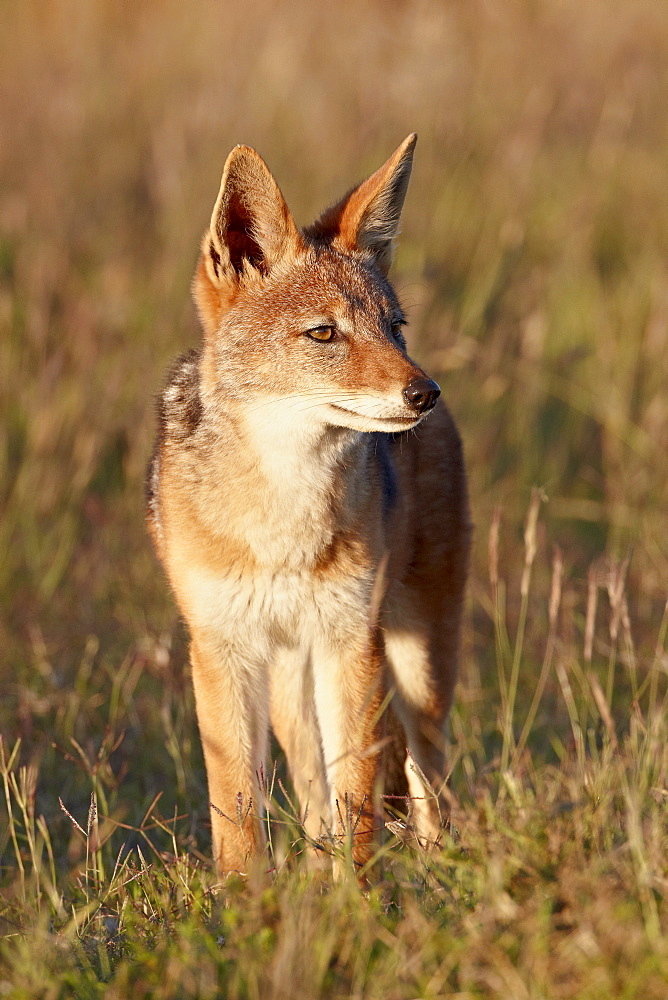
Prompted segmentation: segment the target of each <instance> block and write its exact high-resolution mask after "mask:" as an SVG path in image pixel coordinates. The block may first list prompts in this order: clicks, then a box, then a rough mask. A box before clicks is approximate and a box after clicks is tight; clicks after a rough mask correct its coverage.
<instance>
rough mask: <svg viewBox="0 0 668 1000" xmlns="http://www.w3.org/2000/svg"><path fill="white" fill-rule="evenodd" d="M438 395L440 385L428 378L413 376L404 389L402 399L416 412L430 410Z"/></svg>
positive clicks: (439, 393)
mask: <svg viewBox="0 0 668 1000" xmlns="http://www.w3.org/2000/svg"><path fill="white" fill-rule="evenodd" d="M440 395H441V389H440V386H439V385H438V384H437V383H436V382H434V381H433V379H430V378H419V377H418V378H414V379H413V381H412V382H409V383H408V385H407V386H406V388H405V389H404V399H405V400H406V402H407V403H408V405H409V406H410V408H411V409H412V410H415V412H416V413H426V412H427V410H431V408H432V407H433V405H434V403H435V402H436V400H437V399H438V397H439V396H440Z"/></svg>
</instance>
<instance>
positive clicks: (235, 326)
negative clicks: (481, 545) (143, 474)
mask: <svg viewBox="0 0 668 1000" xmlns="http://www.w3.org/2000/svg"><path fill="white" fill-rule="evenodd" d="M415 142H416V136H415V135H410V136H408V138H407V139H406V140H405V141H404V142H403V143H402V144H401V146H399V148H398V149H397V150H396V151H395V152H394V154H393V155H392V156H391V157H390V158H389V160H388V161H387V162H386V163H385V164H384V166H382V167H381V168H380V169H379V170H377V171H376V172H375V173H374V174H372V175H371V176H370V177H369V178H367V180H365V181H364V182H363V183H361V184H359V185H358V186H357V187H355V188H353V189H352V190H351V191H350V192H349V193H348V194H347V195H346V196H345V197H344V198H342V199H341V201H339V202H338V203H337V204H335V205H334V206H333V207H331V208H329V209H327V211H325V212H324V214H323V215H322V216H321V217H320V218H319V219H318V220H317V221H316V222H315V223H314V224H313V225H311V226H309V227H308V228H306V229H304V230H301V231H300V230H299V229H298V228H297V226H296V225H295V223H294V221H293V219H292V216H291V214H290V212H289V210H288V207H287V205H286V203H285V201H284V199H283V196H282V194H281V192H280V191H279V188H278V186H277V185H276V182H275V181H274V179H273V177H272V175H271V173H270V172H269V170H268V168H267V166H266V165H265V163H264V162H263V160H262V159H261V158H260V156H259V155H258V154H257V153H256V152H255V151H254V150H252V149H250V148H248V147H247V146H237V147H236V148H235V149H233V150H232V152H231V153H230V155H229V157H228V159H227V162H226V163H225V168H224V170H223V177H222V182H221V187H220V193H219V195H218V199H217V201H216V203H215V207H214V209H213V215H212V217H211V224H210V228H209V230H208V231H207V233H206V234H205V236H204V241H203V243H202V249H201V255H200V258H199V262H198V265H197V270H196V273H195V277H194V281H193V294H194V298H195V303H196V305H197V309H198V312H199V316H200V319H201V323H202V327H203V333H204V336H203V342H202V344H201V347H200V348H199V349H198V350H194V351H191V352H190V353H189V354H186V355H185V356H184V357H182V358H181V359H180V360H179V361H178V362H177V364H176V366H175V368H174V369H173V371H172V373H171V375H170V376H169V379H168V381H167V385H166V388H165V390H164V393H163V395H162V400H161V404H160V410H159V433H158V440H157V443H156V448H155V452H154V456H153V459H152V462H151V465H150V468H149V474H148V515H147V516H148V525H149V529H150V532H151V535H152V538H153V541H154V543H155V547H156V550H157V552H158V555H159V557H160V559H161V561H162V563H163V565H164V568H165V570H166V573H167V576H168V578H169V582H170V583H171V586H172V588H173V591H174V593H175V595H176V600H177V602H178V605H179V608H180V609H181V612H182V613H183V616H184V618H185V620H186V623H187V625H188V629H189V632H190V638H191V647H190V657H191V663H192V674H193V682H194V689H195V699H196V706H197V717H198V722H199V729H200V734H201V738H202V743H203V749H204V758H205V762H206V769H207V777H208V784H209V798H210V804H211V824H212V837H213V852H214V856H215V860H216V865H217V869H218V872H219V874H220V875H223V874H224V873H226V872H229V871H231V870H237V871H241V872H244V871H246V868H247V865H248V864H249V861H250V858H251V857H252V856H254V855H258V854H259V853H260V852H261V851H262V849H263V835H262V829H263V826H262V823H261V811H262V804H263V803H262V795H263V790H262V787H261V784H262V783H261V780H260V777H259V776H260V775H261V774H262V773H264V774H267V773H268V769H267V752H268V731H269V727H270V726H271V729H272V730H273V732H274V734H275V736H276V737H277V739H278V741H279V743H280V744H281V746H282V748H283V750H284V751H285V755H286V757H287V761H288V765H289V769H290V774H291V778H292V781H293V784H294V788H295V790H296V793H297V795H298V797H299V801H300V804H301V807H302V809H303V811H304V814H305V821H304V822H305V826H306V831H307V833H308V834H309V835H310V836H311V837H313V838H317V837H319V836H321V835H323V833H324V832H325V831H328V830H329V831H330V832H333V834H334V835H335V836H336V835H342V834H346V833H347V834H348V835H349V836H351V837H352V857H353V860H354V863H355V864H356V865H358V866H361V865H364V864H365V863H366V862H367V861H368V860H369V858H370V857H371V855H372V852H373V849H374V842H375V835H376V831H377V830H378V827H379V825H380V824H381V809H380V807H379V804H378V802H379V788H382V779H383V775H385V776H386V778H387V781H386V784H385V792H386V793H388V794H389V793H392V792H393V791H395V790H396V789H397V787H398V784H399V783H400V781H399V779H401V780H403V782H404V786H405V787H406V785H407V790H408V791H409V792H410V795H411V796H412V797H413V799H414V808H413V821H414V823H415V827H416V834H417V836H418V837H419V838H421V839H422V840H423V841H434V840H435V839H436V838H437V837H438V835H439V823H440V810H439V800H441V801H442V786H443V782H444V775H445V758H444V726H445V722H446V719H447V715H448V711H449V709H450V704H451V700H452V694H453V688H454V684H455V680H456V676H457V656H458V645H459V632H460V618H461V611H462V597H463V591H464V584H465V578H466V572H467V563H468V549H469V533H470V528H469V515H468V503H467V495H466V481H465V474H464V465H463V460H462V450H461V443H460V439H459V436H458V433H457V430H456V428H455V425H454V423H453V420H452V418H451V417H450V414H449V413H448V411H447V409H446V408H445V406H444V405H443V403H442V402H441V401H440V400H438V396H439V393H440V389H439V387H438V385H437V384H436V383H435V382H434V381H432V380H431V379H430V378H428V377H427V376H426V375H425V373H424V372H423V371H422V370H421V369H420V368H419V367H418V366H417V365H416V364H415V363H414V362H413V361H411V359H410V358H409V357H408V354H407V353H406V343H405V340H404V337H403V334H402V327H403V326H404V323H405V319H404V314H403V312H402V309H401V306H400V305H399V301H398V299H397V296H396V295H395V293H394V290H393V289H392V286H391V285H390V283H389V281H388V278H387V274H388V270H389V267H390V263H391V259H392V250H393V242H394V238H395V236H396V235H397V231H398V227H399V217H400V213H401V209H402V207H403V203H404V198H405V195H406V189H407V186H408V180H409V176H410V172H411V165H412V158H413V150H414V147H415ZM388 716H389V717H391V724H390V725H389V726H388V725H386V722H387V718H388ZM387 733H389V734H390V735H386V734H387ZM388 744H389V746H388ZM407 749H408V757H407V753H406V751H407ZM414 765H417V767H415V766H414ZM420 772H421V774H420ZM404 775H405V776H404ZM421 775H422V776H421ZM425 776H426V781H427V782H428V783H430V784H431V789H430V790H427V789H426V788H425V784H424V777H425ZM388 782H389V784H388Z"/></svg>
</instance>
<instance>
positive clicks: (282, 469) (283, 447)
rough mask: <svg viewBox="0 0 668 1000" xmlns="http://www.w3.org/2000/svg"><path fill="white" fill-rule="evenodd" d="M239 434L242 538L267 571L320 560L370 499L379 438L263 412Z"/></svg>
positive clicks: (237, 520)
mask: <svg viewBox="0 0 668 1000" xmlns="http://www.w3.org/2000/svg"><path fill="white" fill-rule="evenodd" d="M237 431H238V434H239V438H238V440H239V448H240V449H241V450H242V452H243V461H242V463H241V465H240V466H238V470H239V471H238V476H237V478H236V480H235V483H234V490H233V492H234V495H235V499H236V502H235V504H234V513H233V515H232V517H233V521H234V534H236V535H237V537H239V538H240V539H243V541H245V542H246V544H248V545H249V547H250V548H251V549H252V550H253V552H254V554H255V556H256V558H258V559H259V560H260V561H261V562H263V563H265V564H273V565H275V566H277V567H279V566H281V567H286V568H287V567H288V566H292V567H294V568H297V567H298V566H299V565H304V564H309V563H312V562H313V561H317V559H318V558H319V557H320V554H321V552H322V550H323V549H324V548H327V547H328V546H330V545H331V544H332V541H333V539H334V538H335V537H336V536H337V535H338V534H339V533H340V532H342V531H345V530H346V529H347V528H349V526H350V524H351V523H353V522H355V521H357V519H358V516H359V512H360V508H361V506H363V504H364V502H365V500H366V499H368V492H369V481H368V469H367V466H368V460H369V448H370V444H371V443H370V440H369V439H370V437H371V436H370V435H367V434H360V433H359V432H357V431H350V430H345V429H342V428H329V427H323V426H320V427H308V426H304V424H303V422H302V423H301V425H300V426H296V425H295V424H294V423H293V425H292V426H290V421H289V420H286V419H282V420H274V421H272V420H271V414H269V413H263V412H262V411H261V410H256V411H254V414H253V415H252V416H251V417H250V419H247V418H246V419H244V420H243V421H240V422H239V423H238V424H237ZM228 496H229V494H228Z"/></svg>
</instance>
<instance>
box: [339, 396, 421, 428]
mask: <svg viewBox="0 0 668 1000" xmlns="http://www.w3.org/2000/svg"><path fill="white" fill-rule="evenodd" d="M328 411H329V414H328V415H329V417H330V419H331V422H332V423H333V424H334V425H335V426H336V427H349V428H350V429H351V430H354V431H384V432H385V433H386V434H395V433H397V432H400V431H408V430H411V429H412V428H413V427H417V425H418V424H419V423H420V421H421V420H422V418H423V417H424V416H426V414H424V413H421V414H418V415H413V416H406V417H401V416H398V415H397V416H387V417H372V416H370V415H369V414H367V413H356V412H355V411H354V410H348V409H346V408H344V407H343V406H338V405H337V404H335V403H330V404H329V407H328Z"/></svg>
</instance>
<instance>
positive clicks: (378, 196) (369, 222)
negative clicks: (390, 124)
mask: <svg viewBox="0 0 668 1000" xmlns="http://www.w3.org/2000/svg"><path fill="white" fill-rule="evenodd" d="M416 142H417V135H416V134H415V132H413V133H411V135H409V136H407V138H406V139H404V141H403V142H402V144H401V145H400V146H399V147H398V148H397V149H396V150H395V151H394V153H393V154H392V156H391V157H390V158H389V160H388V161H387V162H386V163H384V164H383V166H382V167H380V169H378V170H376V172H375V173H373V174H372V175H371V176H370V177H368V178H367V179H366V180H365V181H362V183H361V184H359V185H358V186H357V187H355V188H353V189H352V191H349V192H348V194H347V195H345V196H344V197H343V198H342V199H341V200H340V201H339V202H337V203H336V204H335V205H333V206H332V207H331V208H328V209H327V211H326V212H324V213H323V215H321V216H320V218H319V219H318V220H317V222H315V223H314V224H313V225H312V226H311V227H309V229H308V230H307V233H308V234H309V235H311V236H315V237H317V238H321V239H326V240H329V241H331V243H332V245H333V246H335V247H337V248H338V249H340V250H343V251H344V252H345V251H348V252H350V251H353V250H368V251H369V252H370V253H371V254H372V255H373V257H374V258H375V261H376V263H377V264H378V266H379V268H380V269H381V271H383V273H384V274H387V272H388V271H389V269H390V265H391V263H392V254H393V244H394V239H395V237H396V236H397V234H398V232H399V221H400V216H401V210H402V208H403V205H404V200H405V198H406V190H407V188H408V181H409V180H410V176H411V169H412V166H413V151H414V149H415V144H416Z"/></svg>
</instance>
